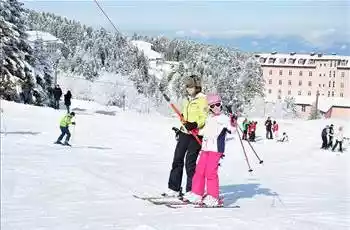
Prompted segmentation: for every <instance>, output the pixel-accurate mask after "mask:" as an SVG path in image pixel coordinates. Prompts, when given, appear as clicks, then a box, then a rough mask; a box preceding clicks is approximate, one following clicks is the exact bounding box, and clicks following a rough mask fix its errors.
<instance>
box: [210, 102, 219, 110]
mask: <svg viewBox="0 0 350 230" xmlns="http://www.w3.org/2000/svg"><path fill="white" fill-rule="evenodd" d="M220 106H221V103H220V102H218V103H215V104H211V105H209V107H210V108H211V109H214V108H215V107H220Z"/></svg>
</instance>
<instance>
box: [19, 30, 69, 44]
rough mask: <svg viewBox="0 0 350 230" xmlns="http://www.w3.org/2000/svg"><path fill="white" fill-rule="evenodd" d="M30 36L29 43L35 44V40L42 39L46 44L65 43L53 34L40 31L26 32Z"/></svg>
mask: <svg viewBox="0 0 350 230" xmlns="http://www.w3.org/2000/svg"><path fill="white" fill-rule="evenodd" d="M26 33H27V34H28V38H27V40H28V41H31V42H34V41H35V40H38V39H42V40H43V41H45V42H57V43H63V42H62V41H61V40H60V39H58V38H56V37H55V36H53V35H52V34H50V33H48V32H44V31H38V30H29V31H26Z"/></svg>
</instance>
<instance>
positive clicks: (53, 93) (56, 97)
mask: <svg viewBox="0 0 350 230" xmlns="http://www.w3.org/2000/svg"><path fill="white" fill-rule="evenodd" d="M49 94H50V98H52V97H53V108H54V109H60V100H61V97H62V94H63V92H62V89H61V87H60V86H59V85H58V84H57V85H56V86H55V87H54V88H53V89H51V90H49ZM71 99H72V93H71V91H70V90H68V91H67V93H66V94H65V95H64V105H65V106H66V109H67V113H69V112H70V106H71Z"/></svg>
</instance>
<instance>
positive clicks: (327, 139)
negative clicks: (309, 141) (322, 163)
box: [321, 124, 344, 152]
mask: <svg viewBox="0 0 350 230" xmlns="http://www.w3.org/2000/svg"><path fill="white" fill-rule="evenodd" d="M321 138H322V146H321V149H331V150H332V151H335V149H336V148H337V146H338V145H339V149H338V150H339V152H343V141H344V132H343V127H342V126H339V128H338V130H337V131H336V133H334V125H333V124H331V125H326V127H324V128H323V129H322V133H321ZM333 140H335V143H334V141H333ZM333 143H334V145H333Z"/></svg>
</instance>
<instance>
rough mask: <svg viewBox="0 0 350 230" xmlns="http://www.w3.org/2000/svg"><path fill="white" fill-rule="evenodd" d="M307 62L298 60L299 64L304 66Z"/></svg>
mask: <svg viewBox="0 0 350 230" xmlns="http://www.w3.org/2000/svg"><path fill="white" fill-rule="evenodd" d="M305 61H306V60H305V59H299V60H298V64H301V65H304V64H305Z"/></svg>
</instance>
